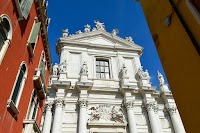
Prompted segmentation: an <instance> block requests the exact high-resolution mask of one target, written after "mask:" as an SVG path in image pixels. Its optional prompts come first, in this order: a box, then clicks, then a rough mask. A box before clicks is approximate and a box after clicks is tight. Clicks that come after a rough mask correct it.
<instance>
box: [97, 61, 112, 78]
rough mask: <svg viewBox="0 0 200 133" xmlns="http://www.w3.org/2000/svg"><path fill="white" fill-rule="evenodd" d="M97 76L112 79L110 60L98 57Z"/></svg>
mask: <svg viewBox="0 0 200 133" xmlns="http://www.w3.org/2000/svg"><path fill="white" fill-rule="evenodd" d="M96 78H101V79H110V70H109V61H108V60H105V59H96Z"/></svg>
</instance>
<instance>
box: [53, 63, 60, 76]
mask: <svg viewBox="0 0 200 133" xmlns="http://www.w3.org/2000/svg"><path fill="white" fill-rule="evenodd" d="M58 73H59V70H58V65H57V64H55V65H54V66H53V76H58Z"/></svg>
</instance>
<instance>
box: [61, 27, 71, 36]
mask: <svg viewBox="0 0 200 133" xmlns="http://www.w3.org/2000/svg"><path fill="white" fill-rule="evenodd" d="M62 33H63V37H67V36H68V35H69V31H68V29H66V30H62Z"/></svg>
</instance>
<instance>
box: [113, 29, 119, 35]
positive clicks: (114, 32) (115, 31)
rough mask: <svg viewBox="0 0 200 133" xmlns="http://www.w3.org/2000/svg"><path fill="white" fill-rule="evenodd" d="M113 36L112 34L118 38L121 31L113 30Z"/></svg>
mask: <svg viewBox="0 0 200 133" xmlns="http://www.w3.org/2000/svg"><path fill="white" fill-rule="evenodd" d="M111 34H112V36H116V35H117V34H119V30H118V29H113V31H112V33H111Z"/></svg>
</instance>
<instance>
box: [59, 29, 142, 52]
mask: <svg viewBox="0 0 200 133" xmlns="http://www.w3.org/2000/svg"><path fill="white" fill-rule="evenodd" d="M60 40H63V41H65V42H66V43H67V42H70V43H72V42H74V43H81V44H83V45H84V43H85V44H90V45H98V46H112V47H115V46H116V47H122V48H131V49H134V48H135V49H137V50H139V49H140V50H142V47H140V46H139V45H137V44H135V43H134V42H133V41H127V40H125V39H123V38H121V37H119V36H117V35H114V36H113V35H112V34H111V33H109V32H106V31H93V32H89V33H80V34H76V35H71V36H67V37H62V38H60Z"/></svg>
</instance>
